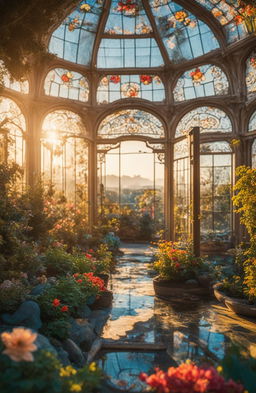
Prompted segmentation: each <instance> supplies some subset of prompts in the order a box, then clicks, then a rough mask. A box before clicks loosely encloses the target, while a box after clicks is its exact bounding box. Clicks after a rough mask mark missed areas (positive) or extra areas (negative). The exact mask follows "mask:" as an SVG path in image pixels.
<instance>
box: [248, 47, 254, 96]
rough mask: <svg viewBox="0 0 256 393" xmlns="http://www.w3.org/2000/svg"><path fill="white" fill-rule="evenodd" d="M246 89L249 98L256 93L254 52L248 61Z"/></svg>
mask: <svg viewBox="0 0 256 393" xmlns="http://www.w3.org/2000/svg"><path fill="white" fill-rule="evenodd" d="M246 87H247V95H248V97H249V98H251V97H253V96H254V95H255V93H256V52H255V51H254V52H253V53H252V54H251V55H250V57H249V58H248V59H247V61H246Z"/></svg>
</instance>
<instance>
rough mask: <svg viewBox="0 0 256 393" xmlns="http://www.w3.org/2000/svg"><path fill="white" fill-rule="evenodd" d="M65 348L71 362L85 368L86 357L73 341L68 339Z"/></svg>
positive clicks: (64, 344)
mask: <svg viewBox="0 0 256 393" xmlns="http://www.w3.org/2000/svg"><path fill="white" fill-rule="evenodd" d="M63 348H64V349H65V351H67V353H68V356H69V359H70V360H71V362H73V363H75V364H76V365H77V366H79V367H82V366H84V364H85V357H84V355H83V352H82V351H81V349H80V348H79V347H78V346H77V345H76V343H75V342H74V341H73V340H71V339H70V338H68V339H67V340H66V341H64V343H63Z"/></svg>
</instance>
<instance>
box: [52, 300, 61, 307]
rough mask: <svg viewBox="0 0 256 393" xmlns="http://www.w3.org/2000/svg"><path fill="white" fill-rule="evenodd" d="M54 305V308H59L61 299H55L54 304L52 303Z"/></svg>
mask: <svg viewBox="0 0 256 393" xmlns="http://www.w3.org/2000/svg"><path fill="white" fill-rule="evenodd" d="M52 305H53V306H54V307H58V306H59V305H60V301H59V299H54V300H53V302H52Z"/></svg>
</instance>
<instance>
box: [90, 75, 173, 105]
mask: <svg viewBox="0 0 256 393" xmlns="http://www.w3.org/2000/svg"><path fill="white" fill-rule="evenodd" d="M121 98H143V99H145V100H149V101H163V100H164V99H165V89H164V85H163V83H162V81H161V79H160V77H159V76H157V75H107V76H104V77H103V78H102V79H101V81H100V84H99V87H98V91H97V102H98V103H100V104H108V103H109V102H113V101H116V100H120V99H121Z"/></svg>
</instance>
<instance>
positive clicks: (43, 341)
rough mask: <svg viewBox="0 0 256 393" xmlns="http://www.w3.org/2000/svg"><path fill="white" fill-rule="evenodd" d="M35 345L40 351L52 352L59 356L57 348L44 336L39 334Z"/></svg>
mask: <svg viewBox="0 0 256 393" xmlns="http://www.w3.org/2000/svg"><path fill="white" fill-rule="evenodd" d="M35 344H36V346H37V348H38V349H43V350H45V351H48V352H52V353H53V354H54V355H56V356H58V352H57V351H56V349H55V347H54V346H53V345H52V344H51V343H50V341H49V340H48V338H47V337H45V336H43V335H42V334H39V333H38V334H37V339H36V341H35Z"/></svg>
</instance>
